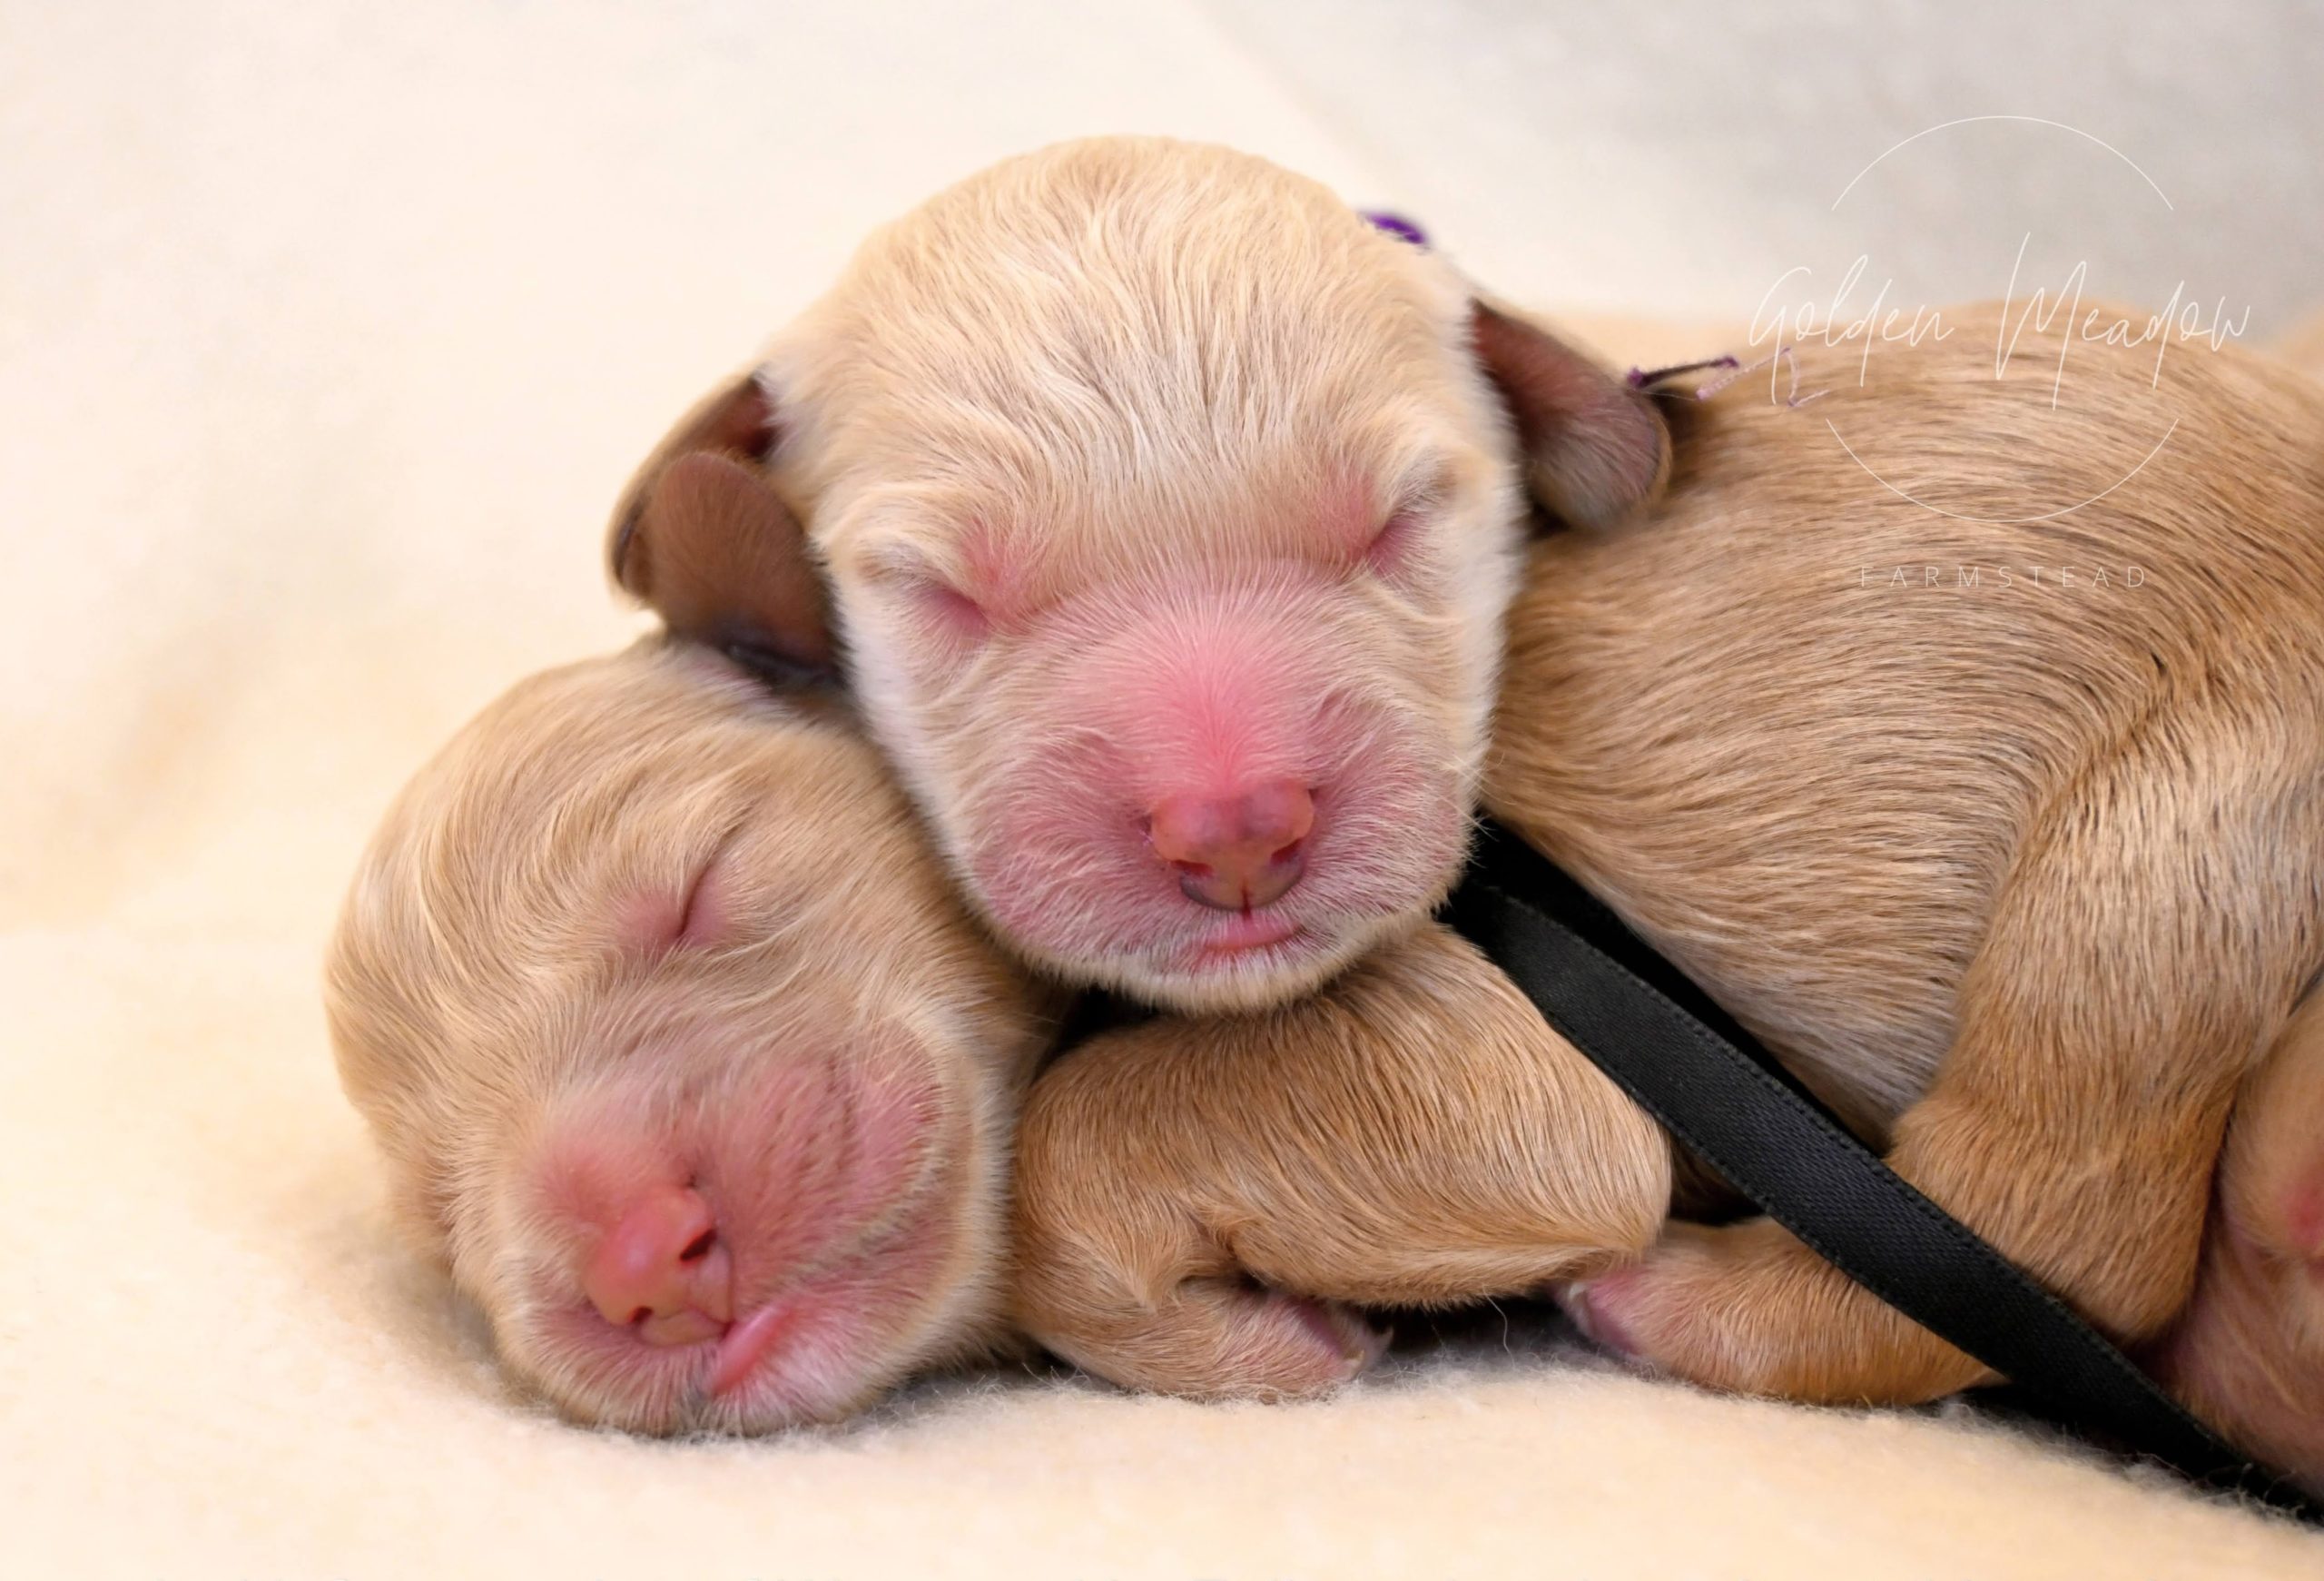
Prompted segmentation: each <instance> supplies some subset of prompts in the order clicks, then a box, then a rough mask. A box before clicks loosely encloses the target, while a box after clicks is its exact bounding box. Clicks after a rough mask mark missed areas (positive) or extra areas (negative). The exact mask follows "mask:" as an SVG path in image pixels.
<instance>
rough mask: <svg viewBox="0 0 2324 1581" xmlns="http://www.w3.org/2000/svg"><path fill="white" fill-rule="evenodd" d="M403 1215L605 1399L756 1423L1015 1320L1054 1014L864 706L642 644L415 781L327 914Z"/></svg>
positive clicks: (344, 1073) (580, 667) (618, 1418)
mask: <svg viewBox="0 0 2324 1581" xmlns="http://www.w3.org/2000/svg"><path fill="white" fill-rule="evenodd" d="M327 997H328V1002H329V1009H330V1029H331V1036H332V1042H333V1044H334V1046H335V1049H336V1052H337V1055H338V1059H339V1066H340V1075H341V1078H342V1080H343V1082H344V1083H345V1085H346V1088H347V1092H348V1094H349V1096H350V1098H352V1099H353V1101H354V1102H355V1104H356V1107H357V1108H359V1110H360V1111H361V1112H362V1113H363V1115H364V1117H365V1119H366V1120H367V1121H368V1122H369V1124H370V1127H371V1130H372V1132H373V1134H374V1135H375V1137H376V1138H377V1140H378V1141H379V1145H380V1147H381V1149H382V1150H383V1151H384V1152H385V1154H386V1156H387V1160H388V1163H389V1172H390V1178H391V1181H392V1185H393V1194H394V1199H395V1201H396V1204H397V1206H398V1208H399V1217H400V1219H401V1220H402V1222H403V1225H404V1227H405V1228H406V1229H407V1230H409V1232H410V1234H411V1236H412V1238H413V1239H414V1240H416V1241H417V1243H418V1244H419V1246H420V1247H421V1248H422V1249H423V1250H425V1251H426V1252H427V1253H428V1255H430V1256H431V1257H432V1258H434V1259H435V1260H438V1261H440V1262H441V1263H443V1264H444V1265H446V1266H447V1267H448V1270H449V1271H450V1274H451V1277H452V1280H453V1281H454V1282H455V1283H456V1284H457V1285H458V1288H459V1289H460V1290H462V1291H463V1292H464V1293H465V1294H466V1295H467V1296H468V1297H469V1298H471V1299H474V1300H475V1301H476V1302H477V1303H478V1306H480V1307H481V1308H482V1309H483V1310H484V1313H485V1315H486V1316H487V1319H489V1320H490V1322H491V1326H492V1331H493V1336H494V1339H495V1341H496V1344H497V1348H498V1350H499V1352H500V1355H501V1357H502V1359H503V1360H504V1361H505V1362H506V1364H507V1368H508V1369H509V1370H510V1371H511V1372H512V1373H513V1374H515V1375H516V1376H517V1378H519V1379H521V1380H522V1381H523V1382H525V1383H526V1384H527V1385H529V1386H530V1387H531V1388H534V1389H536V1390H537V1391H538V1392H539V1393H541V1394H542V1395H545V1396H546V1397H547V1398H548V1399H549V1400H550V1401H552V1402H553V1403H554V1404H555V1405H556V1407H557V1408H558V1409H560V1410H561V1411H563V1412H565V1413H566V1415H568V1416H570V1417H573V1418H577V1419H579V1420H582V1421H588V1422H604V1423H608V1424H611V1425H614V1426H617V1427H623V1428H632V1429H635V1430H639V1431H645V1432H675V1431H682V1430H686V1429H692V1428H714V1429H720V1430H730V1431H756V1430H763V1429H766V1428H776V1427H781V1426H784V1425H787V1424H790V1423H793V1422H801V1421H810V1420H822V1419H828V1418H834V1417H838V1416H842V1415H844V1414H845V1413H847V1412H849V1411H851V1410H852V1409H854V1408H858V1407H860V1406H862V1404H864V1403H865V1402H866V1401H868V1400H870V1399H871V1398H873V1397H874V1396H875V1395H877V1394H878V1393H879V1392H881V1390H882V1389H884V1388H887V1387H888V1386H890V1385H891V1384H893V1383H894V1382H896V1381H897V1380H898V1379H900V1378H903V1377H904V1376H905V1375H907V1374H909V1373H911V1372H913V1371H916V1370H918V1369H921V1368H924V1367H927V1366H931V1365H934V1364H936V1363H939V1362H942V1361H945V1360H948V1359H955V1358H959V1357H961V1356H964V1355H970V1354H974V1353H976V1352H978V1351H980V1350H981V1349H986V1348H988V1347H990V1345H991V1344H992V1343H993V1342H994V1341H995V1340H996V1339H999V1338H1000V1336H1001V1335H1002V1333H1003V1332H1004V1329H1005V1327H1006V1325H1005V1319H1004V1313H1003V1290H1002V1285H1003V1280H1002V1271H1003V1269H1004V1266H1005V1260H1004V1258H1003V1257H1002V1255H1001V1252H1000V1247H1001V1244H1002V1237H1003V1234H1004V1231H1005V1222H1004V1216H1005V1210H1004V1206H1003V1203H1004V1199H1005V1195H1006V1190H1005V1188H1006V1175H1007V1163H1006V1160H1007V1156H1008V1131H1009V1127H1010V1124H1011V1122H1012V1121H1013V1118H1014V1114H1015V1111H1016V1108H1017V1103H1018V1099H1019V1095H1020V1093H1021V1092H1022V1089H1023V1087H1024V1083H1025V1082H1026V1080H1027V1078H1028V1076H1029V1072H1030V1070H1031V1066H1032V1062H1033V1061H1034V1060H1035V1059H1036V1058H1037V1057H1038V1056H1039V1052H1040V1051H1041V1050H1042V1049H1043V1047H1044V1046H1045V1044H1046V1042H1047V1041H1048V1039H1049V1035H1050V1033H1051V1031H1052V1025H1051V1019H1050V1016H1049V1010H1050V1009H1051V1006H1050V1005H1049V1003H1048V1002H1047V1001H1046V999H1045V997H1044V996H1043V994H1042V993H1040V992H1039V991H1038V990H1036V989H1035V988H1034V987H1033V986H1031V985H1030V984H1029V983H1028V982H1027V981H1026V980H1025V979H1024V978H1023V976H1022V975H1021V974H1020V973H1019V972H1017V971H1016V970H1015V969H1013V968H1011V967H1010V966H1009V965H1008V964H1007V963H1006V962H1005V961H1004V960H1003V959H1002V958H1001V956H1000V954H999V953H998V952H997V951H996V950H995V949H994V948H993V947H992V946H991V945H990V944H988V943H986V942H985V940H984V939H983V937H982V936H981V935H980V934H979V933H978V932H977V930H976V929H975V927H974V926H973V925H972V924H970V920H969V917H968V916H967V914H966V913H965V912H964V911H963V910H962V909H961V908H960V905H959V904H958V903H957V902H956V901H955V900H954V899H953V897H952V895H951V894H950V889H949V886H948V885H947V884H946V883H945V880H944V875H943V872H942V869H941V868H940V866H939V865H938V864H937V863H936V861H935V860H934V859H933V857H932V856H931V855H930V854H929V853H928V852H927V851H926V850H925V848H924V847H923V845H922V844H921V840H920V837H919V835H918V832H917V829H916V828H915V826H914V824H913V822H912V820H911V816H910V814H909V812H908V809H907V808H906V807H905V805H903V802H902V800H901V797H900V796H899V795H897V794H896V793H895V792H894V791H893V789H891V786H890V784H889V781H888V778H887V776H886V774H885V773H884V771H883V770H882V768H881V765H880V763H879V761H878V759H877V757H876V756H874V754H873V753H872V749H871V748H870V747H869V746H867V745H866V744H865V743H864V742H863V741H862V739H861V738H860V736H859V735H858V734H857V733H856V731H855V730H854V728H853V727H852V724H851V723H850V721H849V720H848V719H847V718H846V716H844V715H842V714H841V713H839V712H837V711H836V709H835V708H834V707H816V706H814V705H812V704H809V703H805V702H802V701H799V700H795V699H783V698H778V697H775V696H774V695H773V693H771V692H770V691H769V690H768V689H767V688H766V687H764V686H763V685H762V684H761V683H759V682H758V681H756V680H754V679H753V678H752V677H749V676H748V675H746V674H744V673H743V671H742V670H740V669H738V668H737V667H734V665H733V664H731V663H730V662H728V661H727V660H726V659H724V658H723V657H719V656H717V655H714V654H712V653H710V652H708V651H707V650H704V649H700V648H696V647H690V646H686V645H679V644H671V643H666V642H662V641H647V642H644V643H641V644H639V645H638V646H637V647H632V648H630V649H629V650H627V651H626V652H624V653H620V654H616V655H614V656H612V657H604V658H598V659H593V660H590V661H587V662H586V663H582V664H576V665H571V666H568V667H565V668H562V669H557V670H552V671H549V672H547V673H546V674H544V675H540V676H537V677H533V678H532V679H530V680H527V681H525V682H523V683H522V684H520V685H519V686H517V687H515V688H514V689H512V690H511V691H510V692H508V693H507V695H506V696H504V697H501V698H500V699H499V700H498V701H497V702H496V703H494V704H493V705H492V706H491V707H488V708H487V709H486V710H485V711H484V713H483V714H481V715H480V716H478V718H477V719H475V720H474V721H473V722H471V723H470V724H469V725H468V726H467V728H465V729H464V730H462V731H461V732H460V734H459V735H458V736H457V737H456V738H455V739H454V740H453V741H452V743H451V744H450V745H449V746H447V747H446V748H445V749H444V750H443V752H442V753H441V754H439V755H438V756H437V758H436V759H435V760H434V761H433V762H432V763H430V764H428V766H427V767H426V768H424V769H423V770H422V771H421V772H420V774H419V776H418V777H417V778H416V779H414V780H413V782H412V783H411V785H410V786H409V787H408V788H407V789H406V790H405V791H404V793H403V795H401V797H400V798H399V800H398V801H397V803H396V805H395V806H394V808H393V810H392V811H391V812H390V813H389V815H388V818H387V821H386V823H385V825H384V826H383V827H382V828H381V829H380V830H379V834H378V835H377V836H376V837H375V838H374V840H373V841H372V844H371V846H370V849H369V853H368V854H367V855H366V856H365V857H364V859H363V863H362V866H361V869H360V871H359V874H358V875H357V878H356V880H355V884H354V887H353V890H352V892H351V893H350V895H349V897H348V900H347V904H346V907H345V910H344V912H343V914H342V915H341V917H340V924H339V928H338V932H337V934H336V936H335V937H334V938H333V940H332V943H331V947H330V963H329V968H328V982H327Z"/></svg>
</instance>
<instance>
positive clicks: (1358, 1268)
mask: <svg viewBox="0 0 2324 1581" xmlns="http://www.w3.org/2000/svg"><path fill="white" fill-rule="evenodd" d="M1669 1195H1670V1157H1669V1144H1668V1142H1667V1141H1666V1140H1665V1139H1664V1138H1663V1136H1662V1134H1661V1132H1660V1131H1659V1130H1658V1129H1657V1128H1656V1127H1655V1126H1654V1125H1653V1124H1652V1122H1649V1120H1648V1119H1647V1118H1646V1116H1645V1115H1644V1114H1642V1113H1641V1112H1639V1110H1638V1109H1637V1108H1636V1107H1635V1106H1634V1105H1632V1104H1631V1103H1630V1101H1629V1100H1628V1099H1627V1098H1625V1097H1623V1096H1622V1095H1621V1094H1620V1092H1618V1091H1617V1090H1616V1089H1615V1088H1614V1087H1613V1086H1612V1085H1611V1084H1610V1082H1607V1081H1606V1080H1605V1079H1604V1078H1603V1077H1602V1076H1600V1075H1599V1073H1598V1072H1597V1071H1596V1070H1595V1069H1594V1068H1593V1067H1591V1066H1590V1064H1589V1062H1587V1061H1585V1060H1584V1059H1583V1058H1582V1057H1581V1055H1580V1054H1579V1053H1577V1052H1575V1051H1574V1050H1573V1049H1572V1048H1571V1046H1569V1045H1568V1044H1566V1043H1565V1042H1563V1041H1562V1040H1561V1039H1559V1038H1558V1037H1557V1035H1556V1034H1555V1033H1551V1031H1550V1029H1549V1027H1548V1026H1547V1025H1546V1024H1544V1023H1542V1021H1541V1017H1540V1016H1539V1015H1538V1014H1537V1013H1535V1012H1534V1010H1533V1009H1532V1007H1531V1005H1530V1004H1528V1003H1526V1002H1525V1001H1524V999H1523V998H1522V997H1521V995H1519V994H1518V993H1517V992H1516V990H1515V989H1514V988H1513V987H1512V986H1511V984H1510V983H1509V981H1508V980H1507V979H1506V978H1505V977H1503V976H1502V974H1501V973H1499V972H1498V971H1497V970H1495V969H1494V968H1492V966H1490V965H1488V964H1487V963H1485V962H1484V960H1483V959H1482V957H1481V956H1479V955H1478V954H1476V953H1475V952H1474V951H1473V950H1472V949H1471V948H1470V947H1469V946H1468V945H1467V944H1464V943H1462V941H1460V940H1458V939H1456V938H1454V937H1453V936H1452V935H1451V934H1447V933H1445V932H1444V931H1443V930H1442V929H1439V928H1436V927H1434V926H1433V925H1431V926H1429V927H1427V928H1424V929H1423V930H1421V931H1420V932H1418V933H1415V934H1412V935H1410V936H1408V937H1406V938H1404V939H1403V940H1400V941H1398V942H1397V943H1394V944H1390V945H1388V946H1386V947H1384V948H1383V949H1382V950H1381V951H1379V952H1378V953H1377V954H1374V956H1373V957H1372V959H1370V960H1369V961H1367V962H1366V963H1364V964H1363V965H1361V966H1359V967H1357V968H1356V969H1355V970H1354V972H1352V973H1349V974H1348V975H1347V976H1346V977H1344V978H1343V979H1342V980H1340V981H1339V982H1338V983H1335V984H1334V986H1333V987H1332V988H1330V989H1329V990H1327V991H1326V992H1325V993H1322V994H1320V995H1318V996H1316V997H1315V998H1313V999H1310V1000H1307V1001H1305V1002H1303V1003H1298V1004H1295V1005H1292V1006H1289V1007H1287V1008H1285V1009H1282V1010H1278V1011H1275V1012H1272V1013H1266V1014H1263V1015H1254V1016H1244V1017H1221V1018H1215V1019H1210V1020H1204V1021H1175V1020H1165V1021H1158V1022H1152V1023H1146V1024H1144V1025H1141V1026H1137V1027H1131V1028H1128V1029H1125V1030H1123V1031H1121V1032H1118V1033H1109V1034H1108V1035H1106V1036H1104V1037H1100V1038H1098V1039H1096V1040H1093V1041H1092V1042H1090V1043H1089V1044H1088V1045H1087V1046H1085V1047H1083V1048H1082V1049H1080V1050H1078V1051H1077V1052H1075V1053H1074V1054H1072V1055H1071V1056H1069V1057H1068V1058H1067V1059H1066V1060H1064V1061H1062V1062H1059V1064H1057V1065H1056V1066H1054V1067H1052V1068H1051V1069H1050V1070H1049V1071H1048V1072H1044V1073H1043V1075H1042V1076H1041V1078H1040V1080H1039V1082H1036V1084H1035V1087H1034V1092H1033V1094H1032V1097H1031V1100H1030V1101H1029V1104H1028V1106H1027V1109H1026V1112H1025V1115H1024V1120H1023V1123H1022V1127H1021V1130H1020V1131H1019V1165H1018V1208H1017V1238H1018V1257H1019V1278H1018V1309H1019V1310H1018V1315H1019V1319H1020V1321H1021V1322H1022V1323H1023V1325H1024V1327H1025V1328H1026V1329H1027V1330H1028V1331H1029V1332H1030V1333H1031V1334H1032V1335H1033V1336H1034V1337H1035V1338H1036V1339H1039V1340H1040V1341H1041V1342H1042V1343H1043V1344H1045V1345H1047V1346H1049V1348H1050V1349H1052V1350H1055V1351H1056V1352H1057V1353H1058V1354H1059V1355H1061V1356H1063V1357H1065V1358H1066V1359H1068V1360H1071V1361H1074V1362H1076V1363H1078V1365H1080V1366H1082V1367H1085V1368H1087V1369H1088V1370H1090V1371H1091V1372H1094V1373H1097V1374H1098V1375H1099V1376H1101V1377H1104V1378H1110V1379H1112V1380H1114V1381H1116V1382H1118V1383H1122V1384H1125V1385H1128V1386H1129V1387H1132V1388H1149V1389H1157V1390H1163V1391H1167V1392H1171V1393H1180V1394H1195V1395H1245V1396H1258V1397H1281V1396H1291V1395H1301V1394H1307V1393H1313V1392H1315V1391H1316V1390H1319V1389H1323V1388H1329V1387H1331V1386H1333V1385H1334V1384H1337V1383H1341V1382H1344V1381H1345V1380H1346V1379H1348V1378H1353V1377H1354V1375H1355V1374H1356V1373H1357V1372H1359V1371H1361V1370H1362V1369H1364V1366H1366V1365H1367V1364H1369V1362H1370V1361H1371V1360H1373V1359H1374V1358H1375V1357H1376V1356H1377V1355H1378V1354H1379V1348H1380V1345H1381V1343H1382V1341H1381V1339H1380V1338H1379V1337H1378V1336H1375V1335H1374V1334H1373V1333H1372V1332H1371V1330H1370V1329H1368V1328H1367V1327H1366V1326H1365V1325H1364V1322H1363V1321H1362V1319H1359V1318H1357V1317H1356V1316H1355V1315H1354V1313H1352V1312H1350V1311H1348V1310H1346V1309H1344V1307H1343V1306H1342V1305H1341V1304H1340V1303H1352V1304H1356V1305H1370V1304H1380V1305H1428V1304H1438V1303H1447V1302H1454V1301H1463V1300H1472V1299H1482V1298H1485V1297H1490V1296H1495V1295H1502V1294H1510V1293H1515V1292H1519V1291H1525V1290H1538V1289H1540V1288H1541V1286H1543V1285H1544V1284H1546V1283H1548V1282H1550V1281H1552V1280H1562V1279H1568V1278H1571V1277H1573V1276H1575V1275H1577V1274H1580V1273H1584V1272H1588V1271H1591V1270H1595V1269H1597V1268H1599V1267H1602V1266H1604V1265H1605V1264H1606V1263H1607V1262H1610V1261H1613V1260H1619V1259H1620V1258H1621V1257H1623V1256H1624V1255H1627V1254H1630V1253H1634V1252H1635V1251H1637V1250H1640V1249H1641V1248H1643V1247H1645V1246H1647V1245H1649V1244H1650V1243H1651V1242H1652V1240H1653V1238H1654V1235H1655V1232H1656V1230H1657V1229H1658V1228H1659V1225H1660V1222H1661V1220H1662V1218H1663V1215H1664V1214H1665V1212H1666V1211H1667V1210H1668V1207H1669Z"/></svg>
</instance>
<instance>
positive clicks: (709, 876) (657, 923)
mask: <svg viewBox="0 0 2324 1581" xmlns="http://www.w3.org/2000/svg"><path fill="white" fill-rule="evenodd" d="M733 849H734V836H733V835H728V836H727V837H726V838H725V839H724V840H721V841H720V842H719V843H718V845H717V846H716V848H715V849H714V850H713V851H712V852H711V853H710V855H708V856H706V857H704V859H703V860H702V862H701V863H699V864H698V865H695V866H694V869H693V870H692V871H691V872H690V873H689V874H687V876H686V878H685V879H684V882H683V883H681V884H678V885H677V886H676V887H675V888H663V887H661V886H659V885H655V886H654V887H651V888H647V889H644V890H641V891H638V892H637V893H635V894H632V895H630V896H629V897H628V898H627V899H626V900H625V901H623V902H622V903H620V904H619V905H618V907H617V908H616V912H615V925H616V929H617V934H618V937H619V940H620V943H621V945H622V947H623V948H624V949H625V951H628V952H631V953H634V954H640V955H649V956H651V955H660V954H665V953H666V952H668V951H671V950H677V949H710V948H714V947H715V946H717V945H720V944H726V943H729V942H730V941H731V939H732V937H733V935H734V922H735V914H734V895H733V894H732V882H731V879H730V878H729V876H728V869H729V868H730V867H731V866H732V865H733V864H732V861H731V860H730V854H731V853H732V851H733Z"/></svg>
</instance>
